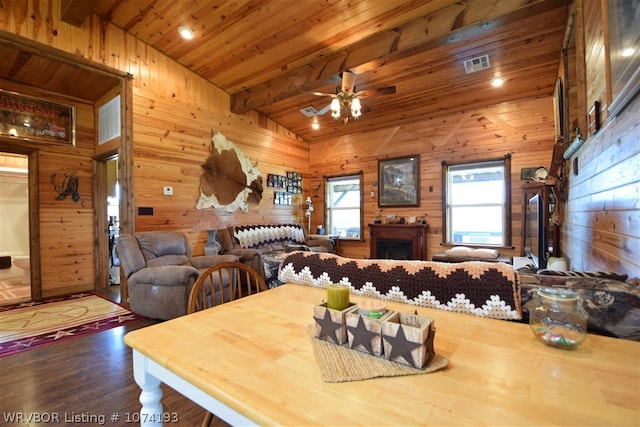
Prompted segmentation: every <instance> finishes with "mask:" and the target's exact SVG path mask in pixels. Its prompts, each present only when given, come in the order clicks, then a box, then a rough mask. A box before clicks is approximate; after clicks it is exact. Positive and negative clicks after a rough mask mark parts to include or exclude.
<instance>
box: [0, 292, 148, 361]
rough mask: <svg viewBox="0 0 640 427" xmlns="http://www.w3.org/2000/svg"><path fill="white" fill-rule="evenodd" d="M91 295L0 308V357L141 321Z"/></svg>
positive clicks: (106, 301) (114, 305) (139, 317)
mask: <svg viewBox="0 0 640 427" xmlns="http://www.w3.org/2000/svg"><path fill="white" fill-rule="evenodd" d="M143 318H144V317H142V316H140V315H137V314H135V313H133V312H131V311H129V310H127V309H126V308H124V307H122V306H120V305H118V304H116V303H114V302H113V301H110V300H108V299H105V298H103V297H101V296H98V295H95V294H90V293H79V294H74V295H69V296H66V297H60V298H50V299H47V300H43V301H32V302H26V303H21V304H14V305H10V306H3V307H0V357H4V356H9V355H11V354H16V353H20V352H23V351H26V350H31V349H34V348H38V347H42V346H45V345H49V344H53V343H56V342H61V341H65V340H68V339H71V338H75V337H80V336H83V335H88V334H92V333H95V332H100V331H104V330H107V329H111V328H115V327H116V326H122V325H124V324H125V323H128V322H131V321H134V320H138V319H143Z"/></svg>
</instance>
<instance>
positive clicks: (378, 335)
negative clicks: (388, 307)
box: [345, 309, 394, 356]
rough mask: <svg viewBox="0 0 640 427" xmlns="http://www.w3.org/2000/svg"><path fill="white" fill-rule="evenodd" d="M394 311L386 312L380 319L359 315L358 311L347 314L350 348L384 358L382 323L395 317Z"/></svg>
mask: <svg viewBox="0 0 640 427" xmlns="http://www.w3.org/2000/svg"><path fill="white" fill-rule="evenodd" d="M393 313H394V312H393V311H388V312H386V313H385V314H384V315H383V316H382V317H381V318H380V319H375V318H373V317H369V316H362V315H360V314H358V310H357V309H356V310H351V311H349V312H348V313H346V315H345V318H346V322H347V338H348V339H349V347H350V348H352V349H354V350H358V351H362V352H364V353H369V354H372V355H374V356H382V354H383V353H384V348H383V347H382V323H383V322H384V321H385V320H386V319H388V318H389V317H391V315H393Z"/></svg>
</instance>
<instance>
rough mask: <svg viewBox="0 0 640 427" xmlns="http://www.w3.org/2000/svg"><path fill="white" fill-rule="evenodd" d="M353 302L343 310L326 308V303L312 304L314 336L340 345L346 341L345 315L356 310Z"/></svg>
mask: <svg viewBox="0 0 640 427" xmlns="http://www.w3.org/2000/svg"><path fill="white" fill-rule="evenodd" d="M357 309H358V307H357V306H356V305H355V304H354V303H349V307H347V308H345V309H344V310H341V311H340V310H334V309H331V308H327V303H322V304H319V305H314V306H313V319H314V320H315V322H316V335H315V337H316V338H319V339H321V340H326V341H329V342H332V343H334V344H338V345H342V344H344V343H346V342H347V324H346V320H345V316H346V314H347V313H348V312H350V311H353V310H357Z"/></svg>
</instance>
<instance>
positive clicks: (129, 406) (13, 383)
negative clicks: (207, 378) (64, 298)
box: [0, 286, 228, 427]
mask: <svg viewBox="0 0 640 427" xmlns="http://www.w3.org/2000/svg"><path fill="white" fill-rule="evenodd" d="M100 293H101V294H103V295H105V296H107V297H109V298H110V299H112V300H114V301H116V302H119V300H120V298H119V289H118V287H117V286H112V287H110V288H109V289H107V290H105V291H103V292H100ZM157 322H158V321H156V320H151V319H145V320H140V321H137V322H132V323H130V324H129V325H125V326H120V327H118V328H114V329H110V330H107V331H103V332H99V333H96V334H92V335H88V336H85V337H79V338H75V339H72V340H68V341H65V342H62V343H59V344H52V345H50V346H47V347H43V348H39V349H34V350H29V351H26V352H24V353H19V354H15V355H12V356H7V357H3V358H0V379H1V380H0V381H1V384H2V385H1V387H0V389H1V390H2V392H1V393H0V426H14V425H15V426H22V427H24V426H41V425H47V426H52V425H53V426H55V425H98V424H102V423H100V420H99V419H97V418H96V417H100V416H104V417H105V422H104V424H105V425H114V426H116V425H139V423H133V422H131V420H135V421H137V420H138V418H137V414H138V412H139V410H140V403H139V400H138V399H139V396H140V388H139V387H138V385H137V384H136V382H135V381H134V379H133V368H132V353H131V349H130V348H129V347H127V346H126V345H125V344H124V342H123V337H124V335H125V333H127V332H129V331H132V330H135V329H139V328H143V327H145V326H148V325H150V324H154V323H157ZM162 392H163V397H162V403H163V405H164V411H165V413H176V416H177V422H176V423H166V424H165V425H172V426H198V425H200V423H201V422H202V418H203V417H204V414H205V411H204V409H202V408H201V407H200V406H198V405H196V404H195V403H193V402H191V401H190V400H189V399H187V398H185V397H184V396H182V395H181V394H179V393H177V392H176V391H174V390H173V389H171V388H170V387H168V386H165V385H162ZM36 413H38V414H47V413H48V414H51V416H52V415H57V416H58V418H59V422H58V423H56V422H49V423H45V422H39V423H38V422H35V421H31V422H27V421H26V419H23V420H22V422H10V421H9V418H8V417H10V416H12V415H13V416H15V415H16V414H24V415H23V416H24V417H28V416H34V414H36ZM114 413H118V414H119V415H120V420H119V421H118V422H111V421H112V420H111V415H112V414H114ZM47 416H49V415H47ZM65 417H66V418H65ZM83 417H84V418H83ZM89 417H92V418H93V419H92V421H93V422H84V421H85V419H87V418H89ZM127 418H128V420H129V421H130V422H127ZM65 419H66V420H71V421H72V422H68V421H65ZM42 421H46V420H45V419H44V418H43V419H42ZM212 425H214V426H227V425H228V424H226V423H225V422H223V421H222V420H219V419H217V418H214V422H213V423H212Z"/></svg>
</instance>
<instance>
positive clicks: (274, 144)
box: [0, 0, 309, 296]
mask: <svg viewBox="0 0 640 427" xmlns="http://www.w3.org/2000/svg"><path fill="white" fill-rule="evenodd" d="M59 13H60V1H59V0H51V1H49V0H29V1H23V0H16V1H10V0H9V1H7V2H3V7H0V29H2V30H5V31H7V32H10V33H12V34H15V35H18V36H20V37H25V38H27V39H31V40H34V41H36V42H39V43H41V44H42V45H43V49H51V48H55V49H60V50H63V51H66V52H69V53H73V54H75V55H78V56H81V57H83V58H85V59H88V60H91V61H94V62H97V63H99V64H102V65H105V66H108V67H111V68H113V69H116V70H120V71H123V72H128V73H130V74H131V75H132V76H133V112H132V115H133V135H132V140H133V157H134V158H133V165H134V168H133V170H134V172H133V188H132V189H131V191H133V193H134V207H133V208H134V211H136V212H137V207H153V208H154V215H153V216H135V231H145V230H156V229H172V230H179V231H183V232H185V233H187V235H188V237H189V239H190V241H191V242H192V246H193V248H192V249H193V252H194V254H203V253H204V243H205V241H206V238H207V233H206V231H205V230H207V229H212V228H220V227H225V226H228V225H231V224H253V223H275V222H279V223H282V222H303V221H304V216H303V215H304V208H306V206H304V207H303V206H302V205H303V201H304V199H303V197H304V196H303V195H299V196H296V197H295V198H294V205H293V206H290V207H284V206H274V205H273V191H269V190H266V188H265V191H264V193H263V199H262V202H261V203H260V204H259V205H258V206H256V207H251V208H250V210H249V212H248V213H247V214H243V213H240V212H238V213H234V214H219V213H216V212H214V211H213V210H212V209H209V210H201V211H199V210H196V209H195V203H196V201H197V198H198V194H199V190H198V189H199V175H200V165H201V164H202V163H203V162H204V161H205V160H206V158H207V156H208V153H209V147H210V138H211V131H212V130H218V131H220V132H222V133H223V134H224V135H225V136H227V137H228V138H229V139H230V140H232V141H233V142H235V143H236V144H237V145H238V147H239V148H240V149H241V150H242V151H243V152H244V154H245V155H246V156H247V157H248V158H249V159H251V161H252V162H254V163H256V162H257V164H258V169H259V170H260V172H261V173H262V175H263V177H264V179H265V182H266V176H267V174H268V173H275V174H278V175H282V174H285V173H286V171H296V172H299V173H302V174H304V175H306V174H307V173H308V167H309V164H308V147H307V144H306V143H305V142H303V141H302V140H300V139H299V138H298V137H296V135H294V134H292V133H291V132H290V131H288V130H286V129H283V128H282V127H280V126H279V125H278V124H277V123H275V122H273V121H271V120H269V119H267V118H265V117H262V116H260V115H258V114H257V113H253V112H252V113H248V114H244V115H235V114H231V113H230V111H229V95H228V94H227V93H225V92H224V91H222V90H220V89H218V88H216V87H214V86H213V85H211V84H209V83H208V82H206V81H205V80H204V79H202V78H200V77H198V76H196V75H195V74H193V73H192V72H190V71H188V70H187V69H186V68H184V67H183V66H181V65H180V64H178V63H176V62H174V61H172V60H170V59H168V58H167V57H165V56H163V55H162V54H160V53H159V52H158V51H156V50H154V49H152V48H150V47H149V46H147V45H145V44H143V43H141V42H139V41H138V40H136V39H135V38H134V37H133V36H131V35H129V34H126V33H125V32H124V31H122V30H121V29H119V28H116V27H114V26H111V25H106V24H104V23H103V22H101V21H100V19H99V18H98V17H96V16H92V17H91V18H89V19H87V21H86V22H85V23H84V24H83V25H82V26H81V27H74V26H71V25H69V24H66V23H65V22H62V21H61V20H60V16H59ZM3 87H5V85H3ZM35 92H36V95H37V89H35ZM78 102H79V103H80V104H82V102H81V101H78ZM80 104H77V105H80ZM85 107H89V105H84V104H82V108H81V109H82V110H83V111H79V119H80V122H81V123H79V131H80V132H81V133H82V136H81V139H82V141H81V143H80V144H79V145H78V147H77V148H76V149H59V148H54V149H52V150H48V149H44V148H43V149H42V158H41V162H40V169H41V172H40V176H39V181H40V185H41V187H42V189H43V192H42V196H41V198H42V202H43V203H42V206H41V208H40V217H41V218H42V224H41V230H40V233H41V236H40V238H41V243H40V247H41V251H42V259H43V266H42V284H43V285H42V286H43V290H42V295H43V296H48V295H53V294H61V293H66V292H69V291H71V288H73V287H81V288H84V289H90V288H93V281H95V274H94V271H93V270H92V268H93V267H92V266H93V265H94V264H95V259H94V258H95V241H94V238H95V236H96V233H97V232H98V231H97V230H96V221H95V219H94V214H93V211H92V210H91V209H92V207H93V201H92V199H91V196H92V191H93V190H92V189H93V187H94V186H93V182H92V181H90V180H91V179H92V170H93V169H92V157H93V155H94V150H95V147H94V140H95V138H94V132H93V116H91V117H85V116H84V115H85V114H88V111H89V110H91V114H93V107H92V106H91V108H87V111H86V112H85V111H84V109H85ZM89 124H90V125H89ZM89 126H90V127H89ZM85 137H86V138H90V139H89V140H85V139H84V138H85ZM0 148H1V146H0ZM59 169H65V170H66V169H69V170H74V171H77V172H78V173H79V175H80V180H81V181H80V185H81V188H80V190H81V194H82V202H81V205H82V207H79V205H80V203H79V204H76V205H74V204H73V202H72V201H69V200H65V201H64V202H63V203H64V204H65V207H67V206H66V205H69V206H68V207H69V208H70V209H68V210H65V209H63V210H60V209H62V208H61V206H62V204H61V203H53V202H51V198H52V194H51V188H52V186H51V184H50V183H49V179H50V176H51V173H53V172H54V171H57V170H59ZM307 185H308V182H307V180H303V187H304V188H307ZM163 186H172V187H173V188H174V196H171V197H169V196H163V195H162V187H163ZM89 229H90V230H91V232H89V231H88V230H89ZM45 263H46V265H44V264H45Z"/></svg>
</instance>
